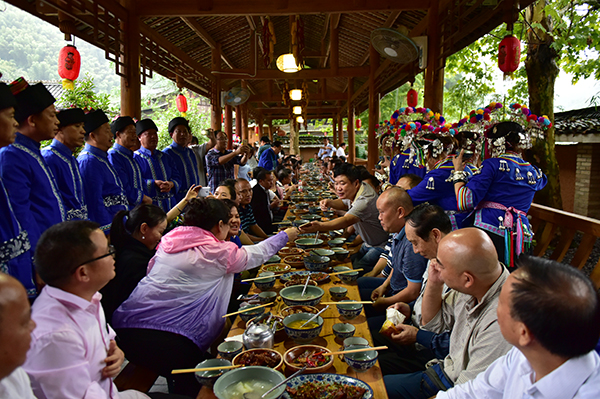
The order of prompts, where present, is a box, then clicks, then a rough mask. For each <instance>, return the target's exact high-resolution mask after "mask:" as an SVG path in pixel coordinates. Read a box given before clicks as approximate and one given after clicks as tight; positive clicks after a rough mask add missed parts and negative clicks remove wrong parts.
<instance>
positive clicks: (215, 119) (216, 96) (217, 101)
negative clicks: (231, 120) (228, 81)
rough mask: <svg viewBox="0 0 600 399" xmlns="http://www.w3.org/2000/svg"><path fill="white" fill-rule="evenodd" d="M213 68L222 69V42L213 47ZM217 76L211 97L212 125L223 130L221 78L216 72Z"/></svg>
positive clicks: (215, 69) (215, 128) (214, 69)
mask: <svg viewBox="0 0 600 399" xmlns="http://www.w3.org/2000/svg"><path fill="white" fill-rule="evenodd" d="M211 69H212V70H213V71H217V72H218V71H219V70H220V69H221V44H220V43H217V46H216V48H214V49H212V62H211ZM215 76H216V77H215V80H214V81H213V83H212V98H211V99H210V126H211V127H212V128H213V129H214V130H221V79H220V77H219V74H215Z"/></svg>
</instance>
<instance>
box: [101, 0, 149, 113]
mask: <svg viewBox="0 0 600 399" xmlns="http://www.w3.org/2000/svg"><path fill="white" fill-rule="evenodd" d="M121 3H122V4H123V5H124V6H125V7H127V8H128V9H129V10H131V12H130V13H129V14H128V15H129V16H128V18H127V21H126V22H123V23H122V26H121V28H122V29H123V34H122V35H121V43H123V47H124V53H125V56H124V58H125V59H124V64H125V65H124V69H125V70H124V71H123V72H124V75H125V76H122V77H121V116H131V117H132V118H136V119H140V118H141V116H142V87H141V83H140V27H139V17H138V16H137V15H136V12H135V7H134V4H135V3H134V2H133V1H130V0H122V1H121ZM105 111H107V110H105Z"/></svg>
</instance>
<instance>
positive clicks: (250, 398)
mask: <svg viewBox="0 0 600 399" xmlns="http://www.w3.org/2000/svg"><path fill="white" fill-rule="evenodd" d="M306 367H308V366H304V367H302V368H301V369H300V370H298V371H296V372H295V373H294V374H292V375H290V376H289V377H288V378H286V379H285V380H283V381H281V382H280V383H279V384H277V385H275V386H274V387H273V388H271V389H269V390H268V391H267V392H265V393H263V394H262V395H260V396H258V394H257V393H254V392H248V393H245V394H244V399H262V398H264V397H266V396H267V395H268V394H270V393H271V392H273V391H274V390H275V389H277V388H279V387H280V386H282V385H283V384H285V383H286V382H288V381H289V380H291V379H292V378H294V377H295V376H297V375H298V374H301V373H303V372H304V370H306Z"/></svg>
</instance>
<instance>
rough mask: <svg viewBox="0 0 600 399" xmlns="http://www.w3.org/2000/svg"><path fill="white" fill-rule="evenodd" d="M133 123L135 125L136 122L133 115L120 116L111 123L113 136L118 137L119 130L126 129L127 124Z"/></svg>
mask: <svg viewBox="0 0 600 399" xmlns="http://www.w3.org/2000/svg"><path fill="white" fill-rule="evenodd" d="M129 125H133V126H134V127H135V122H134V121H133V118H132V117H131V116H119V117H118V118H117V119H115V120H114V121H113V123H111V124H110V131H111V132H112V134H113V136H115V137H117V132H120V131H121V130H123V129H125V128H126V127H127V126H129Z"/></svg>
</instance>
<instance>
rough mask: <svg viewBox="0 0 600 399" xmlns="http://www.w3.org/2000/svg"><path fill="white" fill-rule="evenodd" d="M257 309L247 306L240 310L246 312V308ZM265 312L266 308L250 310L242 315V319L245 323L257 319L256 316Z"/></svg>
mask: <svg viewBox="0 0 600 399" xmlns="http://www.w3.org/2000/svg"><path fill="white" fill-rule="evenodd" d="M254 307H256V305H246V306H244V307H241V308H240V310H244V309H246V308H248V309H249V308H254ZM264 312H265V308H264V307H263V308H258V309H254V310H250V311H248V312H244V313H240V317H241V318H242V320H243V321H244V323H245V322H247V321H248V320H250V319H253V318H255V317H256V316H258V315H260V314H263V313H264Z"/></svg>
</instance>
